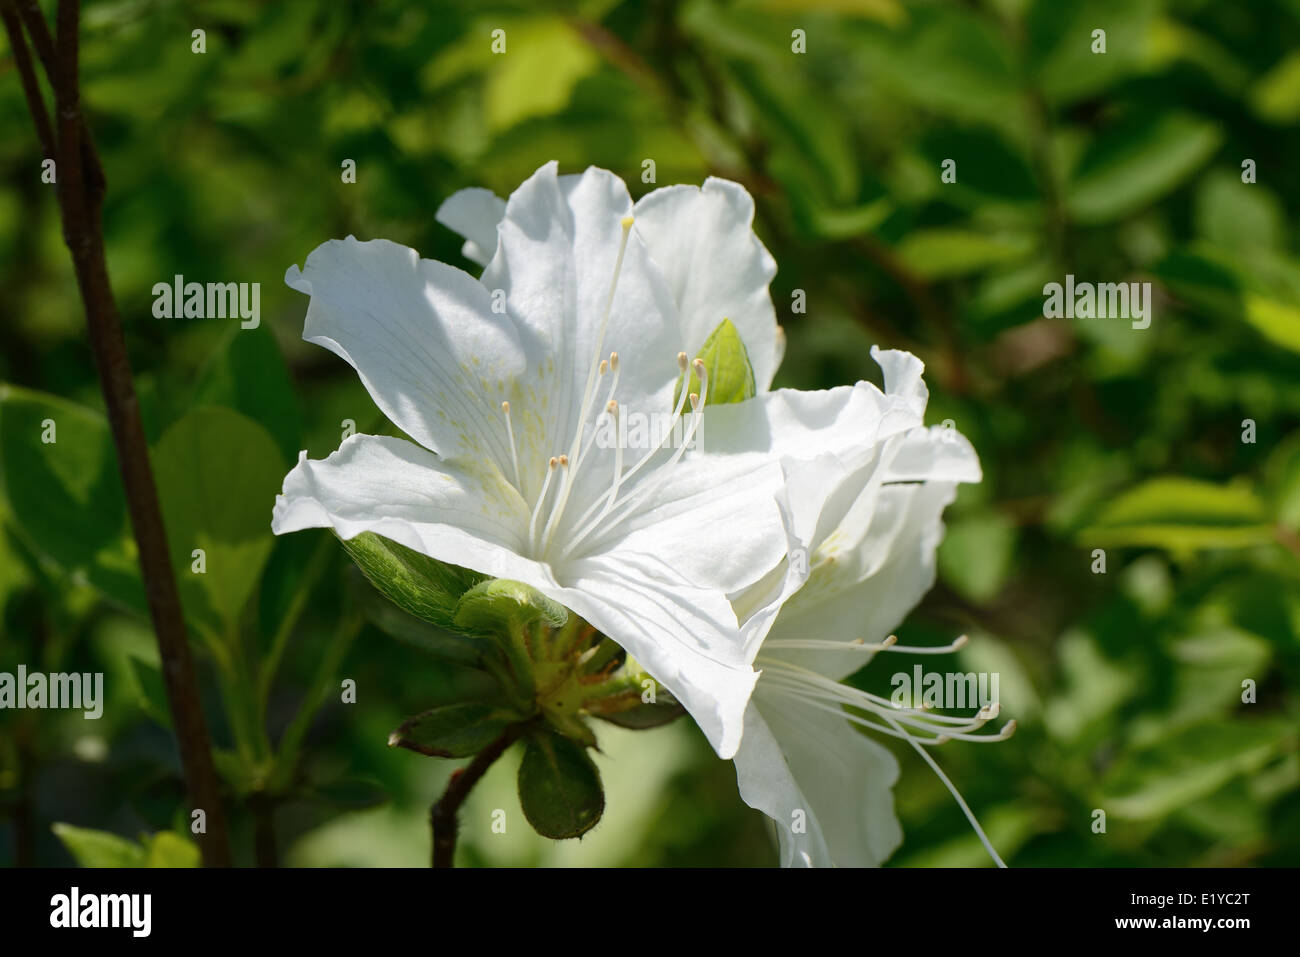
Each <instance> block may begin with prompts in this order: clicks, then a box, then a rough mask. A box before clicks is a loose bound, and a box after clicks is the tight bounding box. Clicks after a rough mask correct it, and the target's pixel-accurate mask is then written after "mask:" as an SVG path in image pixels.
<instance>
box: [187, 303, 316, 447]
mask: <svg viewBox="0 0 1300 957" xmlns="http://www.w3.org/2000/svg"><path fill="white" fill-rule="evenodd" d="M192 405H194V406H203V405H217V406H225V407H226V408H230V409H234V410H235V411H236V412H239V413H242V414H243V415H246V416H248V417H249V418H250V419H253V420H255V421H257V422H258V423H260V424H261V425H262V426H263V427H264V428H265V429H266V430H267V431H268V432H270V433H271V436H272V438H274V439H275V444H276V447H277V448H279V450H280V454H281V455H282V456H283V457H284V458H285V459H286V460H287V461H290V462H292V461H293V460H294V459H296V458H297V457H298V450H299V449H300V448H302V445H301V444H300V443H299V418H298V397H297V394H296V393H295V392H294V389H293V383H292V382H291V381H290V379H289V370H288V369H287V368H286V367H285V364H284V357H283V356H282V355H281V354H280V347H279V346H278V345H277V344H276V341H275V336H274V335H273V334H272V332H271V329H270V327H269V326H267V325H260V326H258V327H257V328H256V329H241V328H240V327H239V326H234V327H233V328H232V330H231V332H230V333H229V334H228V336H227V341H226V343H225V347H224V348H223V349H222V350H221V351H219V352H218V353H217V354H216V355H215V356H213V358H212V360H211V361H210V362H209V363H208V364H207V365H206V366H205V367H204V368H203V370H202V371H201V372H200V375H199V381H198V385H197V386H196V387H195V391H194V401H193V403H192Z"/></svg>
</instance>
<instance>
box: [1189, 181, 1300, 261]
mask: <svg viewBox="0 0 1300 957" xmlns="http://www.w3.org/2000/svg"><path fill="white" fill-rule="evenodd" d="M1195 215H1196V231H1197V233H1199V234H1200V237H1201V238H1202V239H1204V240H1205V241H1207V242H1209V243H1211V244H1213V245H1215V246H1218V247H1219V248H1220V249H1223V250H1233V251H1245V250H1249V249H1252V248H1255V247H1261V246H1263V247H1268V248H1274V249H1276V248H1277V247H1278V246H1280V245H1281V240H1282V237H1283V236H1284V235H1285V232H1286V226H1285V219H1286V217H1285V215H1284V213H1283V212H1282V207H1281V204H1280V203H1279V202H1278V199H1277V196H1276V195H1274V193H1273V192H1272V191H1270V190H1269V188H1268V187H1267V186H1263V185H1261V184H1259V183H1243V182H1242V181H1241V177H1240V176H1238V175H1236V174H1234V173H1231V172H1227V171H1225V170H1216V171H1214V172H1212V173H1209V174H1207V175H1206V176H1205V177H1204V178H1203V179H1202V180H1201V182H1200V184H1199V186H1198V187H1197V191H1196V208H1195Z"/></svg>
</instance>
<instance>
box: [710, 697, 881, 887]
mask: <svg viewBox="0 0 1300 957" xmlns="http://www.w3.org/2000/svg"><path fill="white" fill-rule="evenodd" d="M735 761H736V781H737V784H738V786H739V789H740V796H741V797H742V798H743V799H744V801H745V803H746V804H748V805H749V806H750V807H752V808H755V809H757V810H759V811H762V812H763V813H764V814H766V815H768V817H770V818H772V820H773V821H775V822H776V829H777V834H778V836H779V839H780V844H781V865H782V866H783V867H827V866H831V865H835V866H839V867H876V866H878V865H879V864H881V863H882V862H883V861H884V860H885V859H886V858H888V857H889V855H890V854H892V853H893V852H894V849H895V848H897V847H898V845H899V843H900V842H901V841H902V837H903V832H902V828H901V827H900V826H899V823H898V819H897V818H896V817H895V816H894V796H893V786H894V782H895V781H897V780H898V762H897V761H896V760H895V759H894V756H893V755H892V754H891V753H890V752H889V751H888V750H887V749H886V748H884V747H882V746H881V745H879V744H877V743H876V742H875V741H872V740H871V739H869V738H867V737H865V736H863V735H862V734H859V733H858V732H857V731H856V730H854V728H853V726H852V725H850V724H849V722H848V721H847V720H845V719H844V718H841V717H838V716H837V715H835V714H831V713H828V712H826V711H823V710H821V709H818V708H815V707H811V706H808V705H806V704H803V703H802V702H800V701H798V700H797V699H794V698H789V697H786V696H781V695H775V694H772V693H770V692H765V691H764V689H763V678H762V677H761V676H760V677H759V680H758V687H757V689H756V690H755V692H754V697H753V700H752V701H751V702H750V706H749V710H748V711H747V712H746V713H745V736H744V738H743V739H742V741H741V745H740V750H739V751H738V752H737V754H736V758H735ZM798 812H802V814H800V813H798ZM800 827H801V828H802V833H800V832H799V828H800Z"/></svg>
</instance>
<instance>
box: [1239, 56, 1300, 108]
mask: <svg viewBox="0 0 1300 957" xmlns="http://www.w3.org/2000/svg"><path fill="white" fill-rule="evenodd" d="M1250 101H1251V105H1252V106H1253V107H1254V108H1255V113H1256V114H1257V115H1258V116H1259V117H1260V118H1262V119H1264V120H1267V121H1268V122H1270V123H1276V124H1278V125H1280V126H1289V125H1290V124H1292V123H1295V122H1296V121H1297V120H1300V51H1297V52H1292V53H1290V54H1288V55H1287V56H1285V57H1283V58H1282V60H1280V61H1279V62H1278V63H1277V65H1276V66H1274V67H1273V69H1271V70H1270V71H1269V72H1268V73H1267V74H1266V75H1265V76H1264V78H1263V79H1261V80H1260V81H1259V83H1258V84H1257V85H1256V86H1255V88H1254V89H1253V90H1252V91H1251V94H1250Z"/></svg>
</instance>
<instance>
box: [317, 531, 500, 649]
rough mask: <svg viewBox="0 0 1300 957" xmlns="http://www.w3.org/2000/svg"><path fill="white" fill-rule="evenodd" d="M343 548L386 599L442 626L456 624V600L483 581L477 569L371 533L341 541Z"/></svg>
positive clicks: (404, 609)
mask: <svg viewBox="0 0 1300 957" xmlns="http://www.w3.org/2000/svg"><path fill="white" fill-rule="evenodd" d="M343 548H344V549H345V550H346V551H347V553H348V554H349V555H350V556H351V557H352V560H353V561H354V562H356V564H357V567H358V568H360V569H361V571H362V573H363V574H364V575H365V576H366V578H367V579H368V580H369V581H370V583H371V584H372V585H374V586H375V587H376V588H377V589H379V591H380V592H382V593H383V594H384V596H385V597H387V598H388V600H389V601H391V602H392V603H393V604H395V605H397V607H398V608H401V609H402V610H403V611H405V612H407V613H409V614H411V615H414V616H415V617H416V618H420V619H423V620H424V621H428V622H432V623H433V624H435V625H438V626H439V627H441V628H453V627H455V618H456V605H457V603H458V602H459V601H460V600H461V598H462V597H463V596H464V595H465V593H466V592H468V591H470V590H471V589H472V588H474V587H475V586H476V585H478V584H480V583H481V582H483V581H484V577H483V576H482V575H480V574H478V573H477V572H472V571H469V570H468V569H464V568H460V567H458V566H456V565H448V564H446V563H445V562H440V561H436V560H435V559H432V558H429V557H428V556H427V555H421V554H420V553H419V552H417V551H415V550H414V549H410V548H407V547H406V546H405V545H399V544H398V543H397V542H394V541H392V540H390V539H387V538H384V537H383V536H381V535H376V534H374V533H373V532H362V533H361V534H360V535H358V536H356V537H355V538H350V539H347V540H345V541H343Z"/></svg>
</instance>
